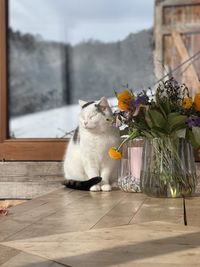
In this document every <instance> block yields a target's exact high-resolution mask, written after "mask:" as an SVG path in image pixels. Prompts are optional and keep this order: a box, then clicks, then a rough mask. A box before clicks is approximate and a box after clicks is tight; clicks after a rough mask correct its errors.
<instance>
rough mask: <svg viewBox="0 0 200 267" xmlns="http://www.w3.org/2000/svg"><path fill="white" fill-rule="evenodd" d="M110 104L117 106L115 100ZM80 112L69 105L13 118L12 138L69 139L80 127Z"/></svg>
mask: <svg viewBox="0 0 200 267" xmlns="http://www.w3.org/2000/svg"><path fill="white" fill-rule="evenodd" d="M109 102H110V104H111V105H116V99H114V98H111V99H109ZM79 112H80V107H79V105H68V106H64V107H61V108H56V109H51V110H47V111H41V112H37V113H33V114H28V115H24V116H19V117H15V118H11V119H10V122H9V124H10V125H9V127H10V136H11V137H15V138H62V137H69V136H70V134H69V132H71V131H72V130H74V129H75V128H76V127H77V125H78V115H79ZM66 133H68V134H67V135H66Z"/></svg>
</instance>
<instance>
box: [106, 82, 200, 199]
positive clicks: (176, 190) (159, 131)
mask: <svg viewBox="0 0 200 267" xmlns="http://www.w3.org/2000/svg"><path fill="white" fill-rule="evenodd" d="M116 97H117V99H118V109H117V110H116V111H115V113H114V118H115V122H116V124H117V125H118V126H119V127H120V131H121V135H122V136H125V138H124V139H123V141H122V143H121V145H120V146H119V147H117V148H114V147H112V148H110V150H109V155H110V156H111V157H112V158H115V159H120V158H121V157H123V155H122V153H121V150H122V147H123V145H124V144H125V143H126V142H128V141H129V140H132V139H135V138H138V137H140V138H141V137H142V138H144V139H145V140H146V141H145V145H144V149H143V160H142V170H141V187H142V190H143V192H145V193H146V194H148V195H151V196H161V197H162V196H163V197H178V196H181V195H190V194H192V193H193V192H194V190H195V181H196V173H195V165H194V158H193V150H192V148H191V146H192V147H194V148H198V147H200V94H199V93H198V94H196V95H195V97H194V100H193V99H192V98H191V96H190V94H189V90H188V88H187V87H186V85H184V84H182V85H180V84H179V83H178V82H177V81H176V80H175V79H173V78H171V79H169V80H167V81H165V82H162V83H160V84H159V85H158V87H157V89H156V91H155V93H153V92H152V91H151V90H150V89H149V92H148V91H142V92H141V93H139V94H137V95H136V94H134V93H133V91H132V90H130V89H124V90H123V91H122V92H120V93H116Z"/></svg>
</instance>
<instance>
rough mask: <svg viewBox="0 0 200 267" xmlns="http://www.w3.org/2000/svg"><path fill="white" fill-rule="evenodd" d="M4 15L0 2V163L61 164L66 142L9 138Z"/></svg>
mask: <svg viewBox="0 0 200 267" xmlns="http://www.w3.org/2000/svg"><path fill="white" fill-rule="evenodd" d="M7 12H8V1H7V0H0V160H1V161H10V160H13V161H15V160H23V161H24V160H26V161H29V160H34V161H35V160H39V161H60V160H63V156H64V151H65V149H66V146H67V143H68V140H67V139H56V138H16V139H15V138H9V134H8V117H9V113H8V65H7V59H8V54H7V53H8V46H7V25H8V24H7V18H8V14H7Z"/></svg>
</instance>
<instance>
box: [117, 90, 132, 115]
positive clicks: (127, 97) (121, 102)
mask: <svg viewBox="0 0 200 267" xmlns="http://www.w3.org/2000/svg"><path fill="white" fill-rule="evenodd" d="M133 98H134V97H133V95H132V94H131V93H130V92H129V91H128V90H127V89H126V90H124V91H122V92H120V93H118V94H117V99H118V107H119V109H120V110H122V111H125V110H127V109H128V107H129V103H130V101H131V99H133Z"/></svg>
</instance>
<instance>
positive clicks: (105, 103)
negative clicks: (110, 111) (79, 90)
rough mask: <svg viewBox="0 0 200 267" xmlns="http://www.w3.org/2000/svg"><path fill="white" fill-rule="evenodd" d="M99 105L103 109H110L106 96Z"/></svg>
mask: <svg viewBox="0 0 200 267" xmlns="http://www.w3.org/2000/svg"><path fill="white" fill-rule="evenodd" d="M98 105H100V106H102V107H110V105H109V103H108V100H107V98H106V97H105V96H103V97H102V98H101V99H100V100H99V103H98Z"/></svg>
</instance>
